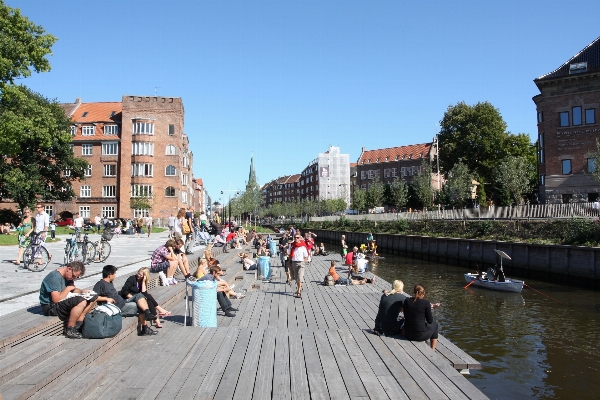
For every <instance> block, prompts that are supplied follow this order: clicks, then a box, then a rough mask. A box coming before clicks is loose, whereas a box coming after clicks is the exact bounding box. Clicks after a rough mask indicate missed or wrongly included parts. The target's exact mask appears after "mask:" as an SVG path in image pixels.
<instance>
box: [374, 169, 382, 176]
mask: <svg viewBox="0 0 600 400" xmlns="http://www.w3.org/2000/svg"><path fill="white" fill-rule="evenodd" d="M380 172H381V171H380V170H378V169H376V170H375V178H379V173H380Z"/></svg>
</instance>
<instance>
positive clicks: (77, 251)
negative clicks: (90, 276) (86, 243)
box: [65, 232, 84, 265]
mask: <svg viewBox="0 0 600 400" xmlns="http://www.w3.org/2000/svg"><path fill="white" fill-rule="evenodd" d="M70 235H71V238H70V239H67V244H66V246H65V265H66V264H68V263H70V262H72V261H81V262H83V261H84V260H83V242H78V241H77V235H75V232H71V233H70Z"/></svg>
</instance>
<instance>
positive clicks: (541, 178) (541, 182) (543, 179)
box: [540, 175, 546, 186]
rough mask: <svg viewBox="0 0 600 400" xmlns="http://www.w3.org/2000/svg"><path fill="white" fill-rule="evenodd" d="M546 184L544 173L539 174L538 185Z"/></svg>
mask: <svg viewBox="0 0 600 400" xmlns="http://www.w3.org/2000/svg"><path fill="white" fill-rule="evenodd" d="M545 184H546V175H540V185H541V186H544V185H545Z"/></svg>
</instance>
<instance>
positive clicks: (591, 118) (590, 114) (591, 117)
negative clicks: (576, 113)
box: [585, 108, 596, 124]
mask: <svg viewBox="0 0 600 400" xmlns="http://www.w3.org/2000/svg"><path fill="white" fill-rule="evenodd" d="M585 123H586V124H595V123H596V113H595V110H594V109H593V108H588V109H587V110H585Z"/></svg>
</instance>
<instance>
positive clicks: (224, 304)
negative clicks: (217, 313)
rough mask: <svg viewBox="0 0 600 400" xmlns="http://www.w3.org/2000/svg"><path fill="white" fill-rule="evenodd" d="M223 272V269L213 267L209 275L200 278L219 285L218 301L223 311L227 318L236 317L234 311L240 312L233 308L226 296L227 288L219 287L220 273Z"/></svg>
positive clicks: (216, 266)
mask: <svg viewBox="0 0 600 400" xmlns="http://www.w3.org/2000/svg"><path fill="white" fill-rule="evenodd" d="M220 271H221V267H219V266H218V265H213V266H211V267H210V269H209V273H208V274H206V275H204V276H203V277H202V278H200V280H201V281H212V282H216V283H217V301H218V302H219V305H220V306H221V311H223V313H225V316H226V317H235V314H234V313H233V312H234V311H238V310H237V309H236V308H233V307H232V306H231V302H230V301H229V299H228V298H227V296H225V291H226V287H225V286H224V285H219V283H218V282H219V272H220Z"/></svg>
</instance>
